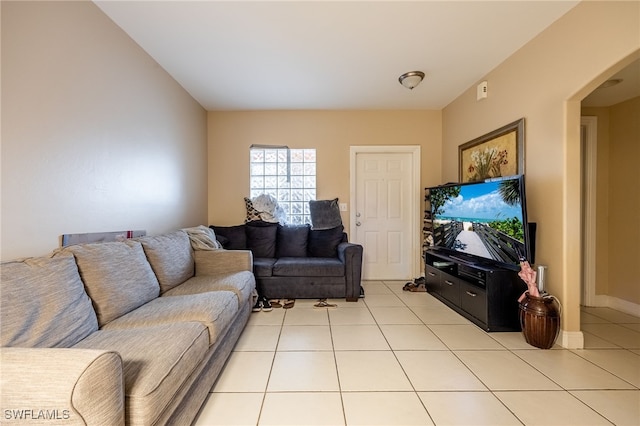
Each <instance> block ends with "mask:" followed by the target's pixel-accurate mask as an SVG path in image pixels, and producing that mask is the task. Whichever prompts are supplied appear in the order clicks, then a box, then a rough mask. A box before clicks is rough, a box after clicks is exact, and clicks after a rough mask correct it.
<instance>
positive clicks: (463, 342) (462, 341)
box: [429, 325, 505, 350]
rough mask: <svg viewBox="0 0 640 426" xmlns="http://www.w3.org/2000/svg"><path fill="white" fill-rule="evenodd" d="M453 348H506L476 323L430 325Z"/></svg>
mask: <svg viewBox="0 0 640 426" xmlns="http://www.w3.org/2000/svg"><path fill="white" fill-rule="evenodd" d="M429 328H430V329H431V331H433V332H434V333H435V334H436V336H438V337H439V338H440V340H442V341H443V342H444V344H445V345H447V347H448V348H449V349H451V350H458V349H461V350H464V349H505V348H504V346H502V345H501V344H499V343H498V342H496V341H495V340H493V339H492V338H491V337H489V336H488V335H487V333H485V332H484V331H482V330H480V329H479V328H478V327H476V326H475V325H429Z"/></svg>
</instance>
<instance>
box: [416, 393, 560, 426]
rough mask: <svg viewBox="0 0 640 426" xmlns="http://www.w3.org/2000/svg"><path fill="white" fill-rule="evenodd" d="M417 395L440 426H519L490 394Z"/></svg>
mask: <svg viewBox="0 0 640 426" xmlns="http://www.w3.org/2000/svg"><path fill="white" fill-rule="evenodd" d="M418 396H419V397H420V399H421V400H422V401H423V402H424V405H425V407H427V411H428V412H429V414H430V415H431V418H432V419H433V420H434V422H435V424H437V425H460V426H471V425H490V426H493V425H518V424H520V422H518V419H517V418H516V417H514V415H513V414H512V413H510V412H509V410H507V409H506V408H505V406H504V405H502V403H501V402H500V401H499V400H498V399H497V398H496V397H495V396H493V394H491V393H490V392H419V393H418ZM550 424H551V423H550Z"/></svg>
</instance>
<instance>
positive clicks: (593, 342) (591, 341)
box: [582, 330, 620, 349]
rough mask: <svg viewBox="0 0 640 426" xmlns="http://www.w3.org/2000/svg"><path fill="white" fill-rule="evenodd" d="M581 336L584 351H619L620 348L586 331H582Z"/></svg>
mask: <svg viewBox="0 0 640 426" xmlns="http://www.w3.org/2000/svg"><path fill="white" fill-rule="evenodd" d="M582 336H583V339H584V343H583V345H584V348H585V349H605V348H609V349H620V346H618V345H616V344H615V343H611V342H609V341H607V340H604V339H602V338H600V337H598V336H596V335H594V334H591V333H589V332H587V331H584V330H583V332H582Z"/></svg>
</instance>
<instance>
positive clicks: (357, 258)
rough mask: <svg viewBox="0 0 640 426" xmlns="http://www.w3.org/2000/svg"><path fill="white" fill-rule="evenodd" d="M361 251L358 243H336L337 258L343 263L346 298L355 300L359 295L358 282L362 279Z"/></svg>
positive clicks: (350, 300)
mask: <svg viewBox="0 0 640 426" xmlns="http://www.w3.org/2000/svg"><path fill="white" fill-rule="evenodd" d="M362 251H363V248H362V246H361V245H360V244H353V243H340V244H338V259H340V261H341V262H342V263H344V269H345V271H344V272H345V279H346V286H347V288H346V295H345V297H346V299H347V301H349V302H357V301H358V298H359V297H360V282H361V279H362Z"/></svg>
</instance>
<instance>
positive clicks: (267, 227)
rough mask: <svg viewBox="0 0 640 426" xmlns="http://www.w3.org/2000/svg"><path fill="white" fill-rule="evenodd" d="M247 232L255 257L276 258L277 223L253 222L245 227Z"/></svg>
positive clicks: (249, 247)
mask: <svg viewBox="0 0 640 426" xmlns="http://www.w3.org/2000/svg"><path fill="white" fill-rule="evenodd" d="M245 231H246V233H247V248H248V249H249V250H251V253H253V257H276V234H277V232H278V224H277V223H269V222H262V221H253V222H249V223H247V224H246V225H245Z"/></svg>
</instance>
